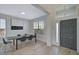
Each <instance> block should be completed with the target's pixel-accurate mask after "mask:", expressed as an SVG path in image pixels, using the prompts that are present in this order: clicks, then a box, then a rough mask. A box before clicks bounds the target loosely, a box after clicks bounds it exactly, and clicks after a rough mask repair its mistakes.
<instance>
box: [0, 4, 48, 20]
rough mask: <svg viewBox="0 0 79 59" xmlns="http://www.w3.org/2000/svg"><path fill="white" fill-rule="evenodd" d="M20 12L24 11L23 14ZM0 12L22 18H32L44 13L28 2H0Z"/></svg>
mask: <svg viewBox="0 0 79 59" xmlns="http://www.w3.org/2000/svg"><path fill="white" fill-rule="evenodd" d="M21 12H25V14H21ZM0 13H2V14H6V15H11V16H16V17H20V18H24V19H34V18H38V17H41V16H44V15H46V13H45V12H44V11H42V10H40V9H38V8H36V7H35V6H33V5H30V4H2V5H1V4H0Z"/></svg>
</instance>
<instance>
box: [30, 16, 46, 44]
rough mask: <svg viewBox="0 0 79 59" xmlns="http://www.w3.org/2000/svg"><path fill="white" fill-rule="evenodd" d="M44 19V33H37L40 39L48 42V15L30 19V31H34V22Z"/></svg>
mask: <svg viewBox="0 0 79 59" xmlns="http://www.w3.org/2000/svg"><path fill="white" fill-rule="evenodd" d="M38 20H40V21H44V33H43V34H37V39H38V40H40V41H43V42H45V43H47V38H46V37H47V36H46V35H47V16H43V17H39V18H36V19H33V20H31V21H30V32H31V33H33V22H34V21H38Z"/></svg>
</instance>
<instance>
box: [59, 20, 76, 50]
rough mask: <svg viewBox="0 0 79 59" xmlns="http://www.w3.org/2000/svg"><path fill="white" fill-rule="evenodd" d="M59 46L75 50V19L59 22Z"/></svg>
mask: <svg viewBox="0 0 79 59" xmlns="http://www.w3.org/2000/svg"><path fill="white" fill-rule="evenodd" d="M60 46H63V47H67V48H70V49H73V50H77V19H69V20H61V21H60Z"/></svg>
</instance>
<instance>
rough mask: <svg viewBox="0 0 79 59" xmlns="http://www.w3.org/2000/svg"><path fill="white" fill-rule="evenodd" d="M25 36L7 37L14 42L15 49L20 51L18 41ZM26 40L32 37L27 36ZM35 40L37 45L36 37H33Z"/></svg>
mask: <svg viewBox="0 0 79 59" xmlns="http://www.w3.org/2000/svg"><path fill="white" fill-rule="evenodd" d="M22 37H23V36H11V37H7V39H8V40H12V41H13V46H15V49H16V50H17V49H18V41H19V40H20V39H22ZM25 37H26V39H29V38H30V36H29V35H28V36H25ZM33 38H35V43H36V42H37V39H36V36H33Z"/></svg>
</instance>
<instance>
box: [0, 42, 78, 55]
mask: <svg viewBox="0 0 79 59" xmlns="http://www.w3.org/2000/svg"><path fill="white" fill-rule="evenodd" d="M9 49H10V48H9ZM1 52H2V51H1ZM1 52H0V54H7V55H76V54H77V53H76V51H74V50H71V49H68V48H64V47H58V46H54V45H52V46H50V47H49V46H47V45H46V44H45V43H44V42H41V41H37V43H35V42H33V41H32V42H31V41H30V42H28V43H26V44H25V45H23V46H21V45H19V49H18V50H15V48H14V47H13V48H12V50H10V51H8V52H7V53H1Z"/></svg>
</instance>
